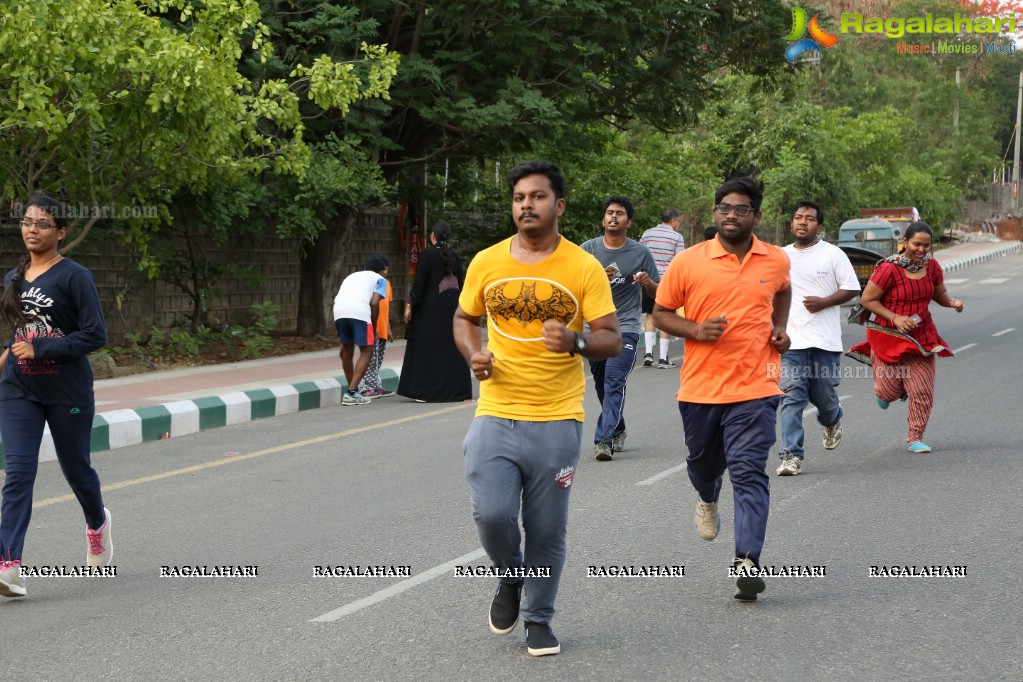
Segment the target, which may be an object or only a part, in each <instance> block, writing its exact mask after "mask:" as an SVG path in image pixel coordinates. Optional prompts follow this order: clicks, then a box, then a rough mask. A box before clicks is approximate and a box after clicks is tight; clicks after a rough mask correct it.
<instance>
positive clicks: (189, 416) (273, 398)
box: [0, 369, 398, 465]
mask: <svg viewBox="0 0 1023 682" xmlns="http://www.w3.org/2000/svg"><path fill="white" fill-rule="evenodd" d="M380 380H381V381H382V382H383V385H384V388H386V389H387V390H389V391H394V390H396V389H397V388H398V373H397V372H396V371H395V370H393V369H381V370H380ZM346 390H348V382H346V381H345V378H344V377H335V378H333V379H317V380H316V381H303V382H301V383H297V384H286V385H282V386H272V387H270V388H258V389H253V390H250V391H239V392H236V393H226V394H224V395H219V396H211V397H207V398H194V399H192V400H178V401H175V402H171V403H164V404H162V405H148V406H146V407H135V408H132V409H130V410H112V411H110V412H101V413H99V414H97V415H96V416H95V418H94V419H93V422H92V451H93V452H100V451H102V450H113V449H115V448H123V447H127V446H129V445H138V444H139V443H145V442H148V441H153V440H160V439H161V438H163V437H164V436H165V435H166V434H169V436H170V437H171V438H175V437H177V436H185V435H188V434H190V433H198V432H199V431H206V430H207V429H216V428H220V427H222V426H231V425H232V424H242V423H245V422H248V421H254V420H256V419H266V418H268V417H276V416H279V415H282V414H291V413H292V412H302V411H305V410H314V409H317V408H320V407H332V406H335V405H340V404H341V395H342V393H343V392H344V391H346ZM55 459H57V453H56V452H55V451H54V449H53V439H52V438H51V437H50V429H49V427H46V429H45V431H44V432H43V442H42V444H41V445H40V447H39V461H40V462H48V461H52V460H55ZM2 464H3V443H2V442H0V465H2Z"/></svg>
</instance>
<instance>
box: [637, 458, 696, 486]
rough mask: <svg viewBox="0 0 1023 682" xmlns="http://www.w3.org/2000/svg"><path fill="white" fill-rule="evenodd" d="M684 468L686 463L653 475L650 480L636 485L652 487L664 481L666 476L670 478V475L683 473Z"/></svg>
mask: <svg viewBox="0 0 1023 682" xmlns="http://www.w3.org/2000/svg"><path fill="white" fill-rule="evenodd" d="M685 468H686V463H685V462H682V464H679V465H678V466H673V467H671V468H670V469H666V470H664V471H662V472H661V473H659V474H654V475H653V476H651V477H650V478H645V479H643V480H642V481H640V482H639V483H637V484H636V485H653V484H654V483H657V482H658V481H663V480H664V479H666V478H667V477H668V476H671V475H672V474H677V473H678V472H680V471H685Z"/></svg>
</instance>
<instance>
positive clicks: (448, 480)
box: [0, 255, 1023, 680]
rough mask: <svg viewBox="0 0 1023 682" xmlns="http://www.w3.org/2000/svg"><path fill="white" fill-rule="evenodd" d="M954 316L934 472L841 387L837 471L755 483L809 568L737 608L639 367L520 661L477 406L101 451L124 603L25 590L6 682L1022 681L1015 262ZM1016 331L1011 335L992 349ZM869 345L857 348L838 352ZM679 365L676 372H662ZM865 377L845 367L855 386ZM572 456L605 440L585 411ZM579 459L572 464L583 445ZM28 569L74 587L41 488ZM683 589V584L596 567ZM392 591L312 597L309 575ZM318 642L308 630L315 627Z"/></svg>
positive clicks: (320, 586) (98, 593) (342, 588)
mask: <svg viewBox="0 0 1023 682" xmlns="http://www.w3.org/2000/svg"><path fill="white" fill-rule="evenodd" d="M948 279H949V284H948V287H949V290H950V291H951V292H952V294H953V295H955V296H957V297H959V298H962V299H963V300H964V301H965V302H966V312H965V313H964V314H962V315H956V314H955V313H954V312H952V311H948V310H946V309H940V310H937V311H936V313H935V316H936V319H937V323H938V326H939V330H940V331H941V333H942V335H943V336H944V337H945V338H946V339H947V340H948V342H949V343H950V344H951V345H952V347H953V348H956V349H961V350H960V351H959V353H958V357H956V358H955V359H951V360H944V359H942V360H939V368H938V379H937V399H936V402H937V404H936V407H935V410H934V412H933V415H932V419H931V424H930V426H929V428H928V430H927V436H926V442H928V443H929V444H931V445H932V447H934V452H933V453H932V454H929V455H914V454H911V453H909V452H907V451H906V450H905V413H906V408H905V404H902V403H899V404H895V405H893V406H892V407H891V409H889V410H888V411H886V412H885V411H881V410H880V409H878V407H877V406H876V404H875V403H874V399H873V396H872V391H871V382H870V380H869V379H868V378H866V377H865V375H864V374H862V373H861V374H860V378H855V377H851V378H847V379H846V380H845V381H844V382H843V384H842V386H841V390H840V393H841V395H843V396H847V397H845V398H844V400H843V403H844V406H845V410H846V417H845V419H844V422H843V423H844V430H845V436H844V440H843V442H842V445H841V447H840V449H839V450H837V451H835V452H828V453H825V452H824V451H823V450H822V449H821V447H820V439H819V428H818V427H817V426H816V422H815V421H814V419H813V416H812V415H808V416H807V419H806V424H807V427H808V438H807V442H808V444H809V447H808V455H807V456H808V459H807V463H806V467H805V473H803V474H802V475H800V476H797V477H792V478H777V477H776V476H774V474H773V469H774V466H775V463H774V461H773V460H772V462H771V464H770V470H771V492H772V500H771V518H770V523H769V526H768V537H767V545H766V548H765V551H764V555H763V557H762V563H764V564H767V565H777V566H782V565H792V564H798V565H812V566H825V567H826V576H824V577H816V578H773V579H769V582H768V588H767V591H766V592H765V593H764V595H762V596H761V599H760V600H759V601H758V602H756V603H754V604H747V603H739V602H736V601H735V600H734V599H733V598H732V594H733V591H734V590H733V587H732V585H731V583H730V581H729V580H728V579H727V577H726V571H727V567H728V565H729V562H730V560H731V558H732V542H733V539H732V528H731V520H732V507H731V495H730V494H729V490H728V483H727V479H726V484H725V485H726V490H725V491H724V492H723V494H722V497H721V501H722V505H721V511H722V529H721V534H720V536H719V538H718V539H717V540H716V541H714V542H710V543H708V542H702V541H700V540H699V539H698V538H697V537H696V533H695V529H694V526H693V521H692V516H693V514H692V512H693V506H694V502H695V497H694V493H693V491H692V489H691V487H690V485H689V482H688V479H687V477H686V475H685V471H684V468H683V467H680V466H679V465H680V464H682V463H683V462H684V459H683V457H684V447H683V445H682V427H681V420H680V418H679V415H678V410H677V405H676V403H675V401H674V398H673V392H674V390H675V388H676V387H677V381H678V375H677V373H676V372H675V371H668V370H657V369H644V368H637V369H636V371H635V372H634V374H633V376H632V380H631V382H630V394H629V401H628V409H627V419H628V424H629V432H630V435H629V438H628V442H627V450H626V452H625V453H623V454H622V455H621V456H619V457H617V458H616V460H615V461H614V462H610V463H597V462H595V461H593V459H592V455H591V454H590V451H589V448H588V447H586V448H585V449H584V454H583V457H582V459H581V460H580V467H579V471H578V473H577V475H576V478H575V482H574V485H573V493H572V516H571V523H570V529H569V556H568V562H567V565H566V569H565V576H564V579H563V581H562V587H561V593H560V596H559V599H558V609H559V612H558V615H557V616H556V618H555V620H554V622H553V625H554V627H555V631H556V632H557V633H558V636H559V638H560V639H561V641H562V647H563V653H562V654H561V655H560V656H552V657H546V658H543V659H534V658H532V657H530V656H528V655H527V654H526V652H525V646H524V644H523V640H522V630H521V627H519V628H517V629H516V631H515V632H514V633H513V634H511V635H509V636H506V637H501V638H497V637H494V636H492V635H491V634H490V633H489V631H488V629H487V624H486V621H487V609H488V606H489V603H490V599H491V596H492V593H493V587H494V581H493V580H492V579H489V578H475V577H456V576H455V575H454V569H453V564H454V563H458V564H467V563H468V564H474V565H480V566H482V565H486V561H485V559H484V558H480V556H481V552H480V550H479V543H478V541H477V539H476V536H475V529H474V527H473V524H472V521H471V518H470V515H469V502H468V492H467V488H466V484H465V482H464V479H463V473H462V457H461V441H462V438H463V436H464V434H465V432H466V429H467V428H468V425H469V422H470V420H471V419H472V414H473V407H472V405H463V404H456V405H425V404H417V403H413V402H407V401H405V400H403V399H400V398H388V399H385V400H378V401H375V402H374V403H373V404H372V405H371V406H368V407H360V408H358V409H356V408H332V409H322V410H313V411H307V412H299V413H295V414H291V415H287V416H282V417H278V418H274V419H272V420H264V421H256V422H251V423H247V424H243V425H238V426H234V427H228V428H224V429H217V430H213V431H207V432H204V433H201V434H196V435H193V436H187V437H182V438H176V439H173V440H168V441H161V442H155V443H148V444H144V445H141V446H138V447H131V448H123V449H118V450H113V451H109V452H102V453H99V454H97V455H95V457H94V461H95V463H96V465H97V468H98V469H99V471H100V474H101V477H102V479H103V481H104V484H105V486H106V488H107V492H106V493H105V497H106V502H107V506H108V507H109V508H110V510H111V512H112V514H113V523H114V526H113V528H114V561H115V563H116V564H117V568H118V572H117V577H116V578H81V577H79V578H53V577H47V578H43V577H38V578H29V579H28V582H27V586H28V590H29V596H28V598H27V599H22V600H4V601H2V602H0V624H3V626H4V637H3V640H4V646H3V652H2V654H0V660H2V669H3V670H4V673H5V674H6V675H8V676H10V677H12V678H18V679H29V680H34V679H51V680H56V679H72V678H73V679H86V678H98V677H109V678H120V679H196V678H200V677H202V678H210V679H224V680H234V679H250V678H252V677H254V676H257V675H258V676H259V677H261V678H266V679H275V680H276V679H281V680H285V679H286V680H308V679H324V678H344V679H359V680H362V679H372V680H394V679H427V680H434V679H512V678H525V677H527V676H528V678H530V679H564V680H574V679H609V680H619V679H620V680H625V679H651V680H662V679H663V680H668V679H672V680H676V679H726V680H732V679H735V680H742V679H764V680H782V679H786V680H819V679H857V680H875V679H920V680H923V679H967V680H996V679H1005V680H1018V679H1023V664H1021V659H1020V656H1019V649H1020V644H1021V637H1020V634H1019V596H1018V591H1017V589H1016V588H1017V586H1018V582H1017V580H1016V578H1017V577H1018V575H1017V574H1018V572H1019V571H1018V566H1017V563H1018V561H1019V545H1020V543H1019V539H1020V536H1021V531H1020V528H1021V526H1023V523H1021V522H1023V514H1021V511H1020V505H1019V490H1020V487H1021V483H1023V475H1021V472H1023V466H1021V464H1020V460H1019V447H1018V443H1019V442H1021V440H1023V427H1021V423H1023V419H1021V418H1020V389H1019V386H1020V385H1021V384H1023V369H1021V366H1020V360H1021V355H1020V352H1019V349H1020V339H1021V337H1023V303H1021V301H1023V297H1021V295H1020V292H1021V291H1023V255H1015V256H1011V257H1007V258H1001V259H996V260H995V261H992V262H989V263H985V264H983V265H979V266H975V267H973V268H969V269H966V270H962V271H958V272H955V273H952V274H950V275H949V277H948ZM1013 327H1015V329H1013V330H1012V331H1006V330H1009V329H1010V328H1013ZM861 335H862V328H860V327H853V326H849V327H848V328H847V330H846V342H847V346H848V345H851V344H852V343H853V342H855V341H858V340H859V339H860V338H861ZM673 352H674V353H675V354H677V350H675V351H673ZM849 366H850V367H851V368H852V370H851V371H853V372H855V371H856V367H858V365H856V364H855V363H850V364H849ZM587 390H588V394H587V414H588V416H589V419H588V420H587V424H586V426H585V429H584V442H589V441H590V440H591V439H590V436H591V434H592V428H593V425H594V417H595V415H596V409H595V408H596V400H595V397H594V394H593V390H592V385H591V384H588V385H587ZM584 447H585V446H584ZM35 500H36V503H35V504H36V509H35V511H34V516H33V519H32V526H31V528H30V531H29V536H28V542H27V546H26V556H25V558H26V564H36V565H64V564H66V565H76V564H81V563H82V562H83V561H84V553H85V547H84V545H85V542H84V538H83V535H84V533H83V532H82V531H83V530H84V528H83V527H84V522H83V521H82V516H81V512H80V510H79V508H78V505H77V503H76V502H75V501H74V500H73V499H69V496H68V490H67V487H66V484H65V483H64V481H63V479H62V478H61V475H60V472H59V469H58V468H57V466H56V464H55V463H52V462H50V463H46V464H43V465H42V466H41V468H40V475H39V480H38V483H37V485H36V491H35ZM651 564H656V565H684V566H685V576H684V577H674V578H623V577H614V578H611V577H606V578H588V577H586V573H587V567H588V566H590V565H596V566H611V565H615V566H620V565H636V566H640V565H651ZM194 565H206V566H217V565H236V566H237V565H243V566H252V565H254V566H258V576H257V577H236V578H227V577H220V578H213V577H204V578H197V577H189V578H185V577H160V567H161V566H179V567H180V566H194ZM323 565H332V566H334V565H373V566H394V567H400V566H409V567H410V571H409V572H410V574H411V576H412V578H411V579H407V578H403V577H358V578H356V577H316V576H314V570H315V568H314V567H316V566H323ZM883 565H887V566H891V565H895V566H905V565H918V566H919V565H927V566H930V565H943V566H965V567H966V574H967V575H966V576H965V577H962V576H960V577H945V578H923V577H916V578H905V577H903V578H884V577H870V576H869V567H870V566H883ZM317 619H319V620H317Z"/></svg>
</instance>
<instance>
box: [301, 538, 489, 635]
mask: <svg viewBox="0 0 1023 682" xmlns="http://www.w3.org/2000/svg"><path fill="white" fill-rule="evenodd" d="M486 555H487V553H486V551H485V550H484V549H483V548H482V547H480V548H479V549H477V550H475V551H472V552H469V553H468V554H463V555H462V556H460V557H458V558H457V559H452V560H451V561H449V562H447V563H445V564H441V565H440V566H434V567H433V568H431V569H430V570H428V571H424V572H423V573H420V574H418V575H414V576H412V577H411V578H408V579H406V580H402V581H401V582H400V583H395V584H394V585H391V586H390V587H387V588H384V589H382V590H380V591H379V592H374V593H373V594H371V595H369V596H368V597H364V598H362V599H359V600H357V601H353V602H352V603H350V604H345V605H344V606H342V607H341V608H338V609H334V610H333V611H328V612H327V613H325V614H323V615H322V616H317V617H316V618H313V619H312V620H310V621H309V622H310V623H333V622H335V621H337V620H340V619H341V618H344V617H345V616H347V615H349V614H352V613H355V612H356V611H361V610H362V609H364V608H366V607H368V606H373V605H374V604H379V603H380V602H382V601H384V600H387V599H390V598H391V597H393V596H395V595H398V594H401V593H402V592H405V591H406V590H410V589H412V588H413V587H415V586H416V585H420V584H422V583H425V582H427V581H430V580H433V579H434V578H436V577H438V576H442V575H444V574H445V573H449V572H451V571H453V570H455V566H464V565H465V564H468V563H469V562H471V561H476V560H477V559H480V558H482V557H485V556H486Z"/></svg>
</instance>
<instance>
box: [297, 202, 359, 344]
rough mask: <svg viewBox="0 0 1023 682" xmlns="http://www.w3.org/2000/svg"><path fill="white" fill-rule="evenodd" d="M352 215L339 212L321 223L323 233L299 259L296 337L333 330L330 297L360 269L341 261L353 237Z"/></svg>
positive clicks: (353, 223) (332, 303)
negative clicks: (349, 276) (352, 273)
mask: <svg viewBox="0 0 1023 682" xmlns="http://www.w3.org/2000/svg"><path fill="white" fill-rule="evenodd" d="M356 215H357V212H356V211H355V210H354V209H349V208H342V209H341V211H340V212H339V213H338V215H337V216H336V217H335V218H332V219H329V220H327V221H325V222H326V225H327V227H326V229H325V230H324V231H323V232H321V233H320V235H319V237H317V238H316V242H315V243H314V244H313V245H312V247H310V248H309V249H308V251H307V252H306V253H305V255H303V256H302V257H301V259H300V274H299V277H300V284H299V290H298V323H297V325H296V327H297V329H296V331H297V333H298V335H299V336H313V335H314V334H322V335H324V336H326V335H327V332H328V330H331V329H332V328H333V326H334V316H333V312H332V309H333V306H334V295H335V294H336V293H337V290H338V287H340V286H341V280H343V279H344V278H345V276H346V275H348V274H350V273H351V272H354V271H355V270H356V269H358V268H359V267H361V265H362V264H361V263H359V264H356V263H347V262H346V259H345V256H346V255H347V253H348V251H349V248H348V247H349V244H350V243H351V241H352V237H353V235H354V233H355V230H354V227H355V217H356ZM331 333H332V332H331Z"/></svg>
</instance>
